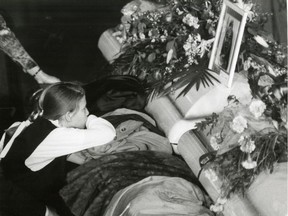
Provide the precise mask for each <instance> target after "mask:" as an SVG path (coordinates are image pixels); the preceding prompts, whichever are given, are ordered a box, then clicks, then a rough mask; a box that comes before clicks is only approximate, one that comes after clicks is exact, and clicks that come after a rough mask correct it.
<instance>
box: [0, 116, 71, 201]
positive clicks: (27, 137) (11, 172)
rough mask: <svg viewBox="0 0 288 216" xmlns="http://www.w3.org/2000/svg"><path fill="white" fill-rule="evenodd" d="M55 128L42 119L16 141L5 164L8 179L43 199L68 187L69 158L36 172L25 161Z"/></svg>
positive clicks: (55, 161)
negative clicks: (65, 185) (67, 170)
mask: <svg viewBox="0 0 288 216" xmlns="http://www.w3.org/2000/svg"><path fill="white" fill-rule="evenodd" d="M55 128H56V126H55V125H53V124H52V123H51V122H50V121H48V120H46V119H43V118H38V119H37V120H36V121H35V122H33V123H32V124H31V125H29V126H28V127H27V128H25V129H24V130H23V131H22V133H21V134H20V135H19V136H18V137H17V138H16V139H15V140H14V143H13V144H12V146H11V148H10V150H9V151H8V153H7V154H6V156H5V157H4V158H3V159H2V160H1V166H2V169H3V172H4V175H5V177H6V178H7V179H9V180H10V181H12V182H13V183H14V184H15V185H17V186H18V187H20V188H22V189H23V190H25V191H27V192H28V193H30V194H33V195H34V196H36V197H38V198H40V199H41V197H43V196H46V195H48V194H51V193H55V192H56V193H57V191H59V190H60V188H61V187H63V185H64V184H65V178H66V156H62V157H58V158H56V159H54V160H53V161H52V162H50V163H49V164H48V165H46V166H45V167H44V168H42V169H40V170H39V171H35V172H33V171H31V170H30V169H29V168H28V167H26V166H25V160H26V159H27V158H28V157H29V156H30V155H31V154H32V153H33V151H34V150H35V149H36V148H37V146H38V145H39V144H40V143H41V142H42V141H43V140H44V139H45V138H46V137H47V136H48V134H49V133H50V132H51V131H53V130H54V129H55Z"/></svg>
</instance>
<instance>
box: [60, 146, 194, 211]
mask: <svg viewBox="0 0 288 216" xmlns="http://www.w3.org/2000/svg"><path fill="white" fill-rule="evenodd" d="M148 176H172V177H181V178H184V179H186V180H188V181H190V182H192V183H196V184H198V181H197V178H195V176H194V174H193V173H192V172H191V169H190V168H189V167H188V166H187V164H186V163H185V162H184V161H183V160H181V159H180V158H178V157H176V156H173V155H170V154H167V153H162V152H155V151H135V152H121V153H116V154H111V155H105V156H103V157H101V158H99V159H93V160H91V161H89V162H87V163H86V164H84V165H82V166H80V167H78V168H76V169H75V170H73V171H71V172H70V173H69V174H68V179H67V181H68V185H67V186H65V187H64V188H63V189H62V190H61V196H62V197H63V199H64V200H65V201H66V203H67V205H68V206H69V207H70V208H71V211H72V212H73V213H74V214H75V215H77V216H79V215H85V216H89V215H91V216H92V215H93V216H94V215H97V216H100V215H102V214H103V213H104V211H105V209H106V207H107V206H108V204H109V202H110V200H111V199H112V197H113V196H114V195H115V194H116V193H117V192H118V191H119V190H120V189H123V188H125V187H127V186H129V185H131V184H133V183H136V182H138V181H140V180H142V179H144V178H146V177H148ZM198 185H199V184H198Z"/></svg>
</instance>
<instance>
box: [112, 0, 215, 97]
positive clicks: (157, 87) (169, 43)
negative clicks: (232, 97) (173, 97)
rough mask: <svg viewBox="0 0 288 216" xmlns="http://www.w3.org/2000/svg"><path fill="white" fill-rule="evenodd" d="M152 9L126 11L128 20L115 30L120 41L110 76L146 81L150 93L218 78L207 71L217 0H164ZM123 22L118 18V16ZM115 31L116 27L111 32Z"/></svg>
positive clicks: (209, 81) (204, 83) (207, 82)
mask: <svg viewBox="0 0 288 216" xmlns="http://www.w3.org/2000/svg"><path fill="white" fill-rule="evenodd" d="M156 5H157V7H155V10H145V9H144V10H138V11H137V10H135V7H134V12H132V13H131V12H127V10H126V11H125V12H126V14H129V18H128V20H125V21H124V25H121V33H120V34H119V31H118V33H115V36H116V38H118V40H119V42H120V43H122V50H121V53H120V56H119V57H118V58H117V59H115V61H114V62H113V64H112V66H113V67H114V71H113V73H115V74H130V75H134V76H137V77H138V78H139V79H140V80H143V81H145V84H147V86H148V89H150V90H151V91H150V93H152V94H153V93H154V94H167V93H169V92H173V91H174V90H175V89H178V88H180V87H182V86H186V85H188V86H187V87H186V88H185V89H184V91H183V93H187V92H188V91H189V89H190V88H191V87H192V86H193V85H194V84H196V86H197V89H198V88H199V87H200V85H201V84H203V85H204V86H209V85H211V84H213V81H215V80H217V79H216V77H215V76H214V75H213V72H212V71H209V70H208V69H207V65H208V62H209V57H208V53H209V51H210V50H211V45H212V43H213V40H214V35H215V31H216V29H215V28H216V24H217V19H218V17H217V16H218V15H217V14H219V10H220V2H219V1H216V0H213V1H209V2H207V1H206V2H205V1H201V0H194V1H186V0H168V1H165V2H164V1H160V2H157V4H156ZM122 22H123V19H122ZM116 32H117V31H116Z"/></svg>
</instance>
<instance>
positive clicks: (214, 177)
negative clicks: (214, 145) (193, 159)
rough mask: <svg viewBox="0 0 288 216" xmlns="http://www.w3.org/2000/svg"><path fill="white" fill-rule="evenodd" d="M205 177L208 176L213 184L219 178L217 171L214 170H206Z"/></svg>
mask: <svg viewBox="0 0 288 216" xmlns="http://www.w3.org/2000/svg"><path fill="white" fill-rule="evenodd" d="M204 175H205V176H206V178H208V179H209V180H210V181H212V182H215V181H217V180H218V176H217V175H216V173H215V171H214V170H212V169H207V170H205V171H204Z"/></svg>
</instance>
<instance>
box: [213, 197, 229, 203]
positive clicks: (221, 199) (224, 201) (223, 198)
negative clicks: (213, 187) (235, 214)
mask: <svg viewBox="0 0 288 216" xmlns="http://www.w3.org/2000/svg"><path fill="white" fill-rule="evenodd" d="M226 202H227V199H226V198H225V197H218V199H217V201H216V203H217V204H219V205H224V204H225V203H226Z"/></svg>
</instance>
